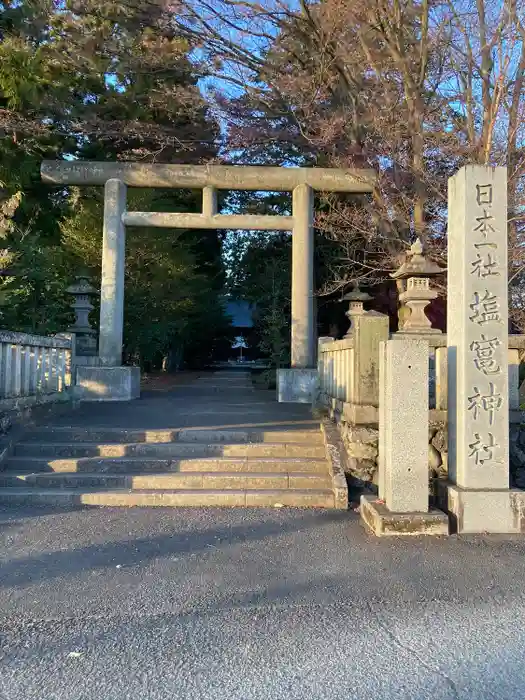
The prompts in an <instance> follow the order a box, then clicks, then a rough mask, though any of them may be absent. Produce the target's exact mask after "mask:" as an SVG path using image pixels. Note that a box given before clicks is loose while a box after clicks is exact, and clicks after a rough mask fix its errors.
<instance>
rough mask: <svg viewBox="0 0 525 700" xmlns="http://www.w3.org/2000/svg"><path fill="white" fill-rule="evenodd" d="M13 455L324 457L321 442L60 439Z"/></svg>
mask: <svg viewBox="0 0 525 700" xmlns="http://www.w3.org/2000/svg"><path fill="white" fill-rule="evenodd" d="M14 454H15V456H16V457H49V458H59V457H62V458H73V457H76V458H78V457H156V458H168V457H169V458H171V457H175V458H177V457H189V456H191V457H246V458H249V457H276V458H280V457H297V458H316V459H325V458H326V453H325V449H324V446H323V445H308V444H305V443H285V442H281V443H240V444H238V443H216V444H204V443H184V442H172V443H119V444H115V443H96V442H93V443H85V442H84V443H60V442H49V443H40V442H23V443H19V444H18V445H16V447H15V453H14Z"/></svg>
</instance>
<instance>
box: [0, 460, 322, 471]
mask: <svg viewBox="0 0 525 700" xmlns="http://www.w3.org/2000/svg"><path fill="white" fill-rule="evenodd" d="M7 469H8V470H9V471H15V472H24V471H25V472H28V473H35V472H60V473H64V472H73V473H76V472H89V473H95V472H101V473H124V474H126V473H129V474H138V473H140V472H145V473H155V472H158V473H162V472H193V471H202V472H210V471H219V472H239V471H246V472H251V471H255V472H284V473H289V472H308V473H312V472H317V473H326V471H327V462H326V460H325V459H311V458H283V457H281V458H266V459H265V458H262V457H259V458H250V459H248V458H247V457H231V458H225V457H217V458H213V457H198V458H196V457H194V458H191V457H190V458H187V459H184V458H182V459H161V458H155V457H151V458H147V457H120V458H119V457H112V458H108V457H80V458H69V459H55V458H53V457H11V459H10V460H9V461H8V463H7ZM1 474H6V472H0V475H1Z"/></svg>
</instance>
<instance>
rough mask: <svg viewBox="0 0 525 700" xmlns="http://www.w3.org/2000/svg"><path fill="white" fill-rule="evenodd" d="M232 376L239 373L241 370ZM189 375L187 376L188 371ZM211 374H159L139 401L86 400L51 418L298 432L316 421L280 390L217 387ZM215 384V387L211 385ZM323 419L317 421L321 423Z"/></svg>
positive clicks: (96, 423) (61, 421) (150, 426)
mask: <svg viewBox="0 0 525 700" xmlns="http://www.w3.org/2000/svg"><path fill="white" fill-rule="evenodd" d="M232 375H233V376H234V377H235V375H236V372H235V371H233V372H232ZM183 376H184V377H186V376H187V375H183ZM213 381H214V380H213V376H212V374H211V373H207V374H206V373H204V374H203V375H200V376H199V375H198V374H195V375H192V376H188V377H187V382H184V380H183V383H181V384H178V383H175V382H174V383H173V384H172V385H170V383H167V382H166V383H162V382H161V381H160V380H159V379H158V378H153V379H152V380H151V381H149V382H147V383H146V385H145V387H144V388H143V391H142V395H141V398H140V399H139V400H138V401H130V402H129V403H122V404H118V405H115V404H114V403H101V404H97V403H91V404H90V403H84V404H81V406H80V408H78V409H76V410H75V411H72V412H69V413H65V414H64V415H62V416H61V417H60V418H56V417H55V418H54V419H53V420H50V422H52V423H53V424H55V425H74V426H105V427H115V428H137V429H140V428H147V429H154V428H159V429H161V428H199V427H201V428H230V429H232V430H233V429H243V428H245V427H250V426H253V427H255V428H259V427H260V428H261V429H266V430H271V429H272V428H275V429H278V430H281V429H284V428H286V429H294V428H297V429H299V430H301V429H303V428H307V427H312V426H313V425H315V421H313V420H312V412H311V407H310V406H308V405H300V404H282V403H281V404H280V403H277V401H276V400H275V391H262V390H252V391H247V390H243V389H238V388H236V387H235V385H233V386H231V387H229V388H228V389H227V390H226V389H225V387H224V384H222V385H221V384H219V383H218V382H217V385H216V386H214V385H213ZM210 383H211V386H210ZM318 424H319V421H317V425H318Z"/></svg>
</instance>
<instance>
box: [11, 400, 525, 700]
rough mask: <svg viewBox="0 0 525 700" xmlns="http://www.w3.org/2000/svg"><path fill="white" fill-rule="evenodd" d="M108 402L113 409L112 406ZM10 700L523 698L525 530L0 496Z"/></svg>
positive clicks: (431, 699) (289, 513)
mask: <svg viewBox="0 0 525 700" xmlns="http://www.w3.org/2000/svg"><path fill="white" fill-rule="evenodd" d="M101 408H104V407H103V406H102V407H101ZM0 536H1V537H2V548H1V550H0V557H1V574H2V575H1V576H0V650H1V654H0V695H1V696H2V697H3V698H6V699H9V700H42V698H54V700H100V698H101V697H103V698H104V699H105V700H121V699H122V698H124V697H130V698H139V697H140V698H147V699H148V700H166V698H176V699H177V700H186V699H188V700H189V699H190V698H199V700H282V699H283V698H287V700H312V699H314V698H315V700H340V698H352V700H369V699H370V698H375V699H376V700H516V699H517V698H521V697H523V694H524V681H523V670H524V669H523V662H522V656H523V654H522V650H523V647H524V645H525V603H524V601H523V580H524V577H525V541H524V540H522V539H518V538H514V539H512V538H511V539H505V540H503V539H501V538H495V537H493V538H489V537H479V536H477V537H465V538H463V537H450V538H438V539H430V538H417V537H416V538H409V539H404V540H395V541H393V540H392V539H388V538H385V539H375V538H373V537H372V536H370V535H368V534H367V533H366V532H365V531H364V529H363V528H362V527H361V525H360V524H359V522H358V520H357V517H356V516H355V515H354V514H350V515H348V514H342V513H334V512H331V513H312V512H290V511H286V510H284V509H281V510H269V511H258V512H249V511H246V510H244V509H240V510H232V511H219V510H214V509H198V510H194V511H191V512H190V511H187V510H185V511H182V512H178V511H173V510H164V509H159V510H155V511H128V510H124V511H123V510H116V509H111V508H109V509H106V510H103V511H100V510H79V511H63V512H60V511H58V510H55V511H49V510H46V509H31V510H27V509H20V510H18V511H12V510H10V511H9V512H7V513H2V512H1V511H0Z"/></svg>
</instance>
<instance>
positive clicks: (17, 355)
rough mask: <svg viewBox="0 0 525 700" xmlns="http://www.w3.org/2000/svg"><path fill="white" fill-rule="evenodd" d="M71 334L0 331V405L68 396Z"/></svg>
mask: <svg viewBox="0 0 525 700" xmlns="http://www.w3.org/2000/svg"><path fill="white" fill-rule="evenodd" d="M72 347H73V336H72V335H70V334H61V335H58V336H55V337H45V336H39V335H29V334H26V333H12V332H10V331H0V408H14V407H17V406H19V405H26V404H27V405H29V404H31V403H35V402H37V401H38V400H42V401H46V402H47V401H54V400H61V399H63V398H67V397H68V395H69V390H70V388H71V386H72V366H73V351H72Z"/></svg>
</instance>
